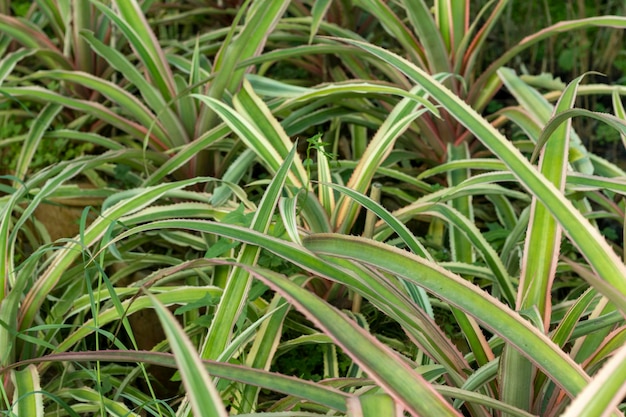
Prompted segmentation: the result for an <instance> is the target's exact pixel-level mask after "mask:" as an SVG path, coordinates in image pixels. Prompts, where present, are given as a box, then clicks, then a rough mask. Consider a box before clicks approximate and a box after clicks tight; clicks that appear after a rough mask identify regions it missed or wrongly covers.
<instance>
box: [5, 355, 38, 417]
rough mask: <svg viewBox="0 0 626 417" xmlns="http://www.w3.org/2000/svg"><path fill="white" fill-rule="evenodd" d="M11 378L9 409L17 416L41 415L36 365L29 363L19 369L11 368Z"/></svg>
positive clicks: (34, 416)
mask: <svg viewBox="0 0 626 417" xmlns="http://www.w3.org/2000/svg"><path fill="white" fill-rule="evenodd" d="M11 380H12V381H13V385H14V386H15V392H14V394H13V406H12V410H11V411H12V412H13V413H15V415H18V416H33V417H43V415H44V409H43V394H42V393H41V386H40V382H39V372H38V371H37V367H35V365H29V366H27V367H26V368H25V369H23V370H21V371H17V370H13V371H11Z"/></svg>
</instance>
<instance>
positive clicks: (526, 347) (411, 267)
mask: <svg viewBox="0 0 626 417" xmlns="http://www.w3.org/2000/svg"><path fill="white" fill-rule="evenodd" d="M304 244H305V246H306V247H308V248H310V249H311V250H313V251H314V252H319V253H325V254H329V255H335V256H341V257H347V258H349V259H353V260H355V261H357V262H362V263H365V264H368V265H372V266H375V267H377V268H380V269H383V270H386V271H388V272H390V273H393V274H395V275H397V276H400V277H403V278H405V279H408V280H410V281H411V282H415V283H416V284H418V285H420V286H422V287H423V288H425V289H426V290H427V291H430V292H431V293H434V294H436V295H437V297H439V298H442V299H444V300H446V301H447V302H449V303H450V304H452V305H454V306H455V307H457V308H459V309H461V310H463V311H464V312H466V313H467V314H470V315H471V316H473V317H474V318H475V319H476V320H477V321H478V322H480V323H482V324H483V325H484V326H486V327H487V328H489V329H490V330H491V331H493V332H495V333H496V334H498V335H500V336H501V337H502V338H503V339H505V340H506V341H507V342H509V343H511V344H512V345H513V346H515V348H516V350H519V351H520V352H521V353H522V354H523V355H524V356H525V357H527V358H528V359H529V360H531V361H532V362H533V363H535V364H536V365H537V366H539V367H540V368H541V369H542V371H543V372H545V373H546V374H547V375H549V376H550V377H551V378H552V379H553V380H554V381H555V383H557V384H558V385H559V386H561V387H563V388H564V389H565V390H566V391H567V392H568V393H570V394H573V395H576V394H578V393H579V392H580V391H581V390H582V389H583V388H584V387H585V386H586V384H587V382H588V380H589V378H588V376H587V375H586V374H585V372H584V371H583V370H582V369H581V368H580V366H579V365H577V364H576V363H574V361H573V360H572V359H571V358H570V357H569V356H567V355H566V354H565V353H563V352H562V351H561V349H560V348H559V347H558V346H556V345H555V344H554V343H553V342H552V341H551V340H550V339H549V338H548V337H546V336H545V335H544V334H542V333H541V332H539V331H538V330H537V329H536V328H534V327H532V326H531V325H530V323H528V322H527V321H526V319H524V318H522V317H521V316H519V315H518V314H517V313H515V312H513V311H512V310H511V309H510V308H508V307H506V306H505V305H503V304H502V303H501V302H499V301H498V300H496V299H495V298H493V297H491V296H490V295H489V294H487V293H486V292H484V291H482V290H480V289H479V288H477V287H475V286H473V285H472V284H469V283H468V282H467V281H465V280H463V279H461V278H460V277H458V276H456V275H453V274H451V273H449V272H447V271H445V270H443V269H442V268H441V267H439V266H437V265H436V264H432V263H430V262H428V261H426V260H424V259H422V258H418V257H417V256H415V255H412V254H410V253H408V252H406V251H403V250H400V249H396V248H393V247H391V246H388V245H383V244H380V243H377V242H373V241H367V240H364V239H361V238H357V237H354V236H340V235H323V234H320V235H315V236H311V237H308V238H306V239H305V240H304Z"/></svg>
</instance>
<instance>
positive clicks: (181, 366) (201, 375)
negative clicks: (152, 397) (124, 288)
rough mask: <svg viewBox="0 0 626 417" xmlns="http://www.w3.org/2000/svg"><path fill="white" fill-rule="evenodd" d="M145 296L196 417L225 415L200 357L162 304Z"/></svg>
mask: <svg viewBox="0 0 626 417" xmlns="http://www.w3.org/2000/svg"><path fill="white" fill-rule="evenodd" d="M148 297H149V298H150V300H151V301H152V304H153V305H154V307H155V309H156V312H157V314H158V316H159V319H160V321H161V324H162V326H163V329H164V330H165V335H166V336H167V340H168V341H169V343H170V346H171V347H172V353H173V354H174V358H175V359H176V363H177V365H178V370H179V371H180V375H181V378H182V380H183V384H185V390H186V392H187V398H188V399H189V401H190V402H191V407H192V409H193V410H194V412H195V413H196V415H199V416H208V417H212V416H219V417H226V416H227V415H228V414H226V409H225V408H224V404H222V399H221V397H220V394H219V392H218V391H217V389H216V388H215V386H214V385H213V382H212V381H211V377H210V376H209V374H208V373H207V372H206V370H205V369H204V367H203V366H202V360H201V359H200V356H199V355H198V352H196V349H195V348H194V346H193V345H192V343H191V341H190V340H189V338H188V337H187V335H186V334H185V332H184V330H183V329H182V327H180V324H179V323H178V322H177V321H176V318H175V317H174V315H173V314H172V313H171V312H170V311H169V310H168V309H166V308H165V306H163V304H161V303H160V302H159V301H158V300H157V299H156V298H155V297H154V296H153V295H151V294H148Z"/></svg>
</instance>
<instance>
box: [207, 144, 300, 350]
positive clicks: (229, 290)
mask: <svg viewBox="0 0 626 417" xmlns="http://www.w3.org/2000/svg"><path fill="white" fill-rule="evenodd" d="M295 154H296V147H295V146H294V147H293V148H292V149H291V151H290V152H289V154H288V155H287V158H286V159H285V161H284V163H283V164H282V165H281V167H280V168H279V170H278V171H277V172H276V176H275V177H274V179H273V180H272V182H271V183H270V185H269V187H268V188H267V190H266V192H265V194H264V195H263V199H262V200H261V203H260V204H259V207H258V209H257V211H256V213H255V215H254V218H253V220H252V224H251V228H252V229H253V230H256V231H258V232H262V233H266V232H267V230H268V229H269V227H270V224H271V222H272V216H273V214H274V211H275V208H276V204H277V203H278V199H279V197H280V196H281V194H282V191H283V187H284V185H285V180H286V179H287V175H288V174H289V172H290V171H291V164H292V162H293V160H294V157H295ZM259 253H260V248H259V247H257V246H249V245H243V246H242V247H241V249H240V251H239V255H238V257H237V262H238V263H240V264H243V265H255V264H256V261H257V259H258V256H259ZM251 283H252V279H251V278H250V275H249V273H248V271H246V270H245V269H242V268H233V269H232V270H231V272H230V274H229V276H228V281H227V283H226V288H225V289H224V295H223V296H222V299H221V300H220V303H219V305H218V307H217V311H216V312H215V318H214V319H213V321H212V323H211V327H210V328H209V333H208V334H207V337H206V339H205V341H204V344H203V347H202V349H201V356H202V358H203V359H215V358H217V357H218V356H219V355H220V354H221V353H222V350H223V349H224V347H225V346H226V344H227V343H228V341H229V339H230V337H231V334H232V331H233V326H234V324H235V323H236V321H237V319H238V316H239V314H240V313H241V311H244V310H245V308H246V303H247V293H248V290H249V288H250V285H251Z"/></svg>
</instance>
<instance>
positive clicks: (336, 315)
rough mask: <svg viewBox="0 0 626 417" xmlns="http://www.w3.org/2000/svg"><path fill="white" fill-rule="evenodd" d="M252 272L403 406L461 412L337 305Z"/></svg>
mask: <svg viewBox="0 0 626 417" xmlns="http://www.w3.org/2000/svg"><path fill="white" fill-rule="evenodd" d="M253 273H254V274H255V276H258V277H259V278H260V279H262V280H263V281H265V282H266V283H268V285H271V286H272V287H274V288H276V289H277V290H278V291H279V292H281V293H282V294H283V296H284V297H285V298H286V299H287V300H289V301H290V302H291V303H293V304H295V305H296V307H297V308H298V309H299V310H301V311H302V312H303V313H304V314H305V315H306V316H307V317H308V318H309V320H311V321H312V322H313V323H315V324H316V325H317V326H318V327H320V328H321V329H323V330H324V332H326V333H327V334H329V335H330V336H331V337H332V338H333V339H334V340H335V341H336V342H337V343H338V344H339V345H340V346H341V347H342V348H343V350H344V352H346V354H348V355H350V356H351V357H352V358H353V359H354V360H355V361H356V362H358V363H359V365H360V366H361V367H363V368H364V369H365V370H366V372H367V373H368V375H369V376H370V377H371V378H373V379H374V380H375V381H376V382H377V383H378V384H380V385H381V386H382V387H384V388H385V390H386V391H387V392H388V393H389V395H391V396H392V397H393V398H394V399H395V400H396V401H397V402H398V403H399V404H401V405H402V406H403V407H406V408H407V409H408V410H409V411H412V412H413V413H415V414H416V415H437V416H459V415H460V414H459V413H457V412H456V411H455V410H454V409H453V408H452V407H451V406H450V404H449V403H447V402H446V401H445V400H444V399H443V397H441V396H440V395H439V394H438V393H437V392H436V391H435V390H433V388H432V387H431V386H430V384H428V383H427V382H426V381H425V380H424V379H423V378H422V377H421V376H420V375H419V374H418V373H417V372H415V371H414V370H413V369H411V368H410V367H409V366H408V365H407V364H406V363H405V362H404V361H403V360H402V359H401V358H400V357H399V356H398V355H397V353H395V352H394V351H392V350H391V349H390V348H389V347H387V346H386V345H384V344H383V343H381V342H379V341H378V340H377V339H375V338H374V337H373V336H372V335H370V334H368V333H367V332H366V331H365V330H363V329H362V328H361V327H359V326H358V325H356V324H355V323H354V322H352V321H351V320H349V319H348V318H347V317H346V316H345V315H344V314H342V313H340V312H339V311H338V310H337V309H335V308H333V307H331V306H330V305H329V304H327V303H326V302H324V301H323V300H321V299H319V298H317V296H315V295H314V294H312V293H310V292H309V291H307V290H305V289H303V288H301V287H299V286H298V285H296V284H294V283H292V282H291V281H289V280H286V279H284V277H283V276H281V275H279V274H276V273H274V272H271V271H266V270H260V269H256V270H255V271H254V272H253Z"/></svg>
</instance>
